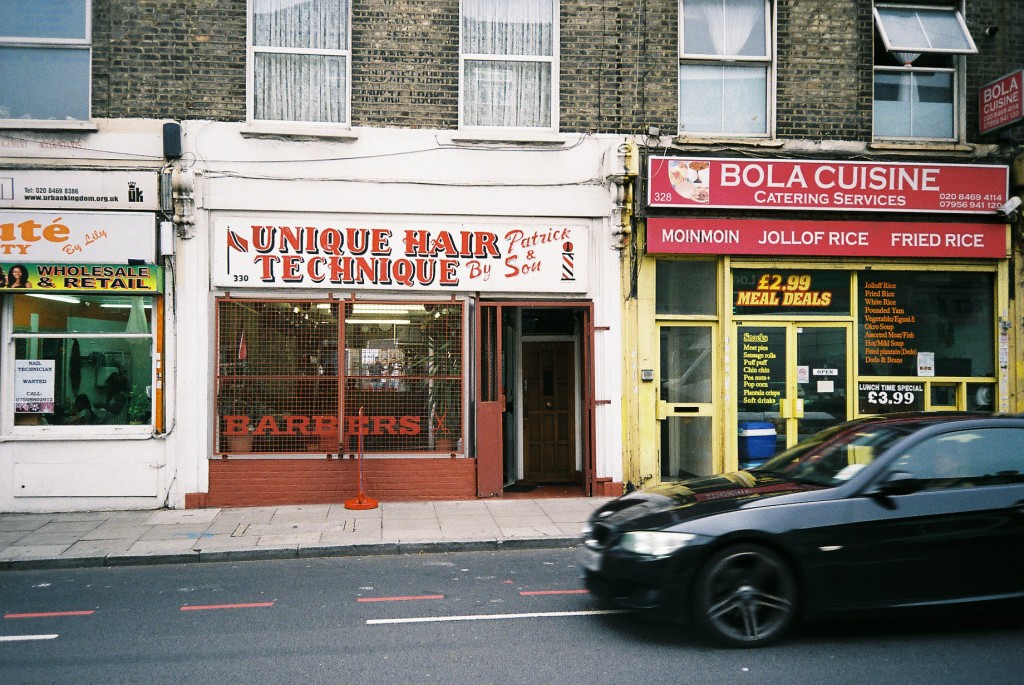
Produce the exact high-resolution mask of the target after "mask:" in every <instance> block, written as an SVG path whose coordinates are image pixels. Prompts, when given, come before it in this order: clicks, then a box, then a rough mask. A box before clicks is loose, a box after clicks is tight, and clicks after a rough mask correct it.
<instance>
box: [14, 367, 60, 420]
mask: <svg viewBox="0 0 1024 685" xmlns="http://www.w3.org/2000/svg"><path fill="white" fill-rule="evenodd" d="M55 365H56V361H55V360H53V359H18V360H16V361H15V362H14V411H15V412H18V413H19V414H52V413H53V405H54V395H53V393H54V368H55Z"/></svg>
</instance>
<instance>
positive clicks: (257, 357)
mask: <svg viewBox="0 0 1024 685" xmlns="http://www.w3.org/2000/svg"><path fill="white" fill-rule="evenodd" d="M217 311H218V366H217V388H216V402H217V417H218V420H217V450H218V451H219V452H228V453H237V452H241V453H268V454H271V453H293V454H294V453H321V454H323V453H325V452H326V453H339V452H343V453H351V452H354V451H356V450H357V449H358V440H359V438H360V437H361V438H362V442H363V445H362V446H363V450H364V451H365V452H366V453H367V454H372V453H395V452H451V451H453V450H456V449H458V448H459V445H458V441H459V440H460V439H461V437H462V405H463V402H462V357H463V346H462V338H463V336H462V327H463V323H462V322H463V308H462V304H461V303H459V302H454V301H445V302H443V303H422V302H417V303H404V304H403V303H395V302H391V301H389V302H364V301H360V302H345V303H339V302H337V301H316V300H291V301H284V300H270V301H259V300H234V299H222V300H218V303H217ZM339 349H340V350H342V352H341V354H340V355H339V353H338V351H339ZM339 394H340V397H341V400H342V401H340V402H339ZM360 410H362V415H361V417H360Z"/></svg>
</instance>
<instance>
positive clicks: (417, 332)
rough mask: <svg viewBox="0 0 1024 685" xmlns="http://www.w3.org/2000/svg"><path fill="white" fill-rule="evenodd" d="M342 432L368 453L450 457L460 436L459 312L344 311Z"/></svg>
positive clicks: (439, 308) (431, 306)
mask: <svg viewBox="0 0 1024 685" xmlns="http://www.w3.org/2000/svg"><path fill="white" fill-rule="evenodd" d="M344 341H345V368H344V376H345V384H344V388H345V390H344V393H345V400H344V404H345V427H346V434H347V435H348V436H350V438H349V439H350V441H351V440H354V437H353V436H356V435H358V433H357V427H358V426H359V425H360V423H359V418H358V417H359V413H360V409H361V410H362V415H363V419H362V423H361V425H362V428H363V447H364V449H365V451H366V452H367V453H371V452H416V451H427V452H452V451H454V450H458V449H459V445H458V441H459V439H460V438H461V436H462V305H461V303H458V302H452V301H448V302H443V303H426V304H424V303H410V304H396V303H390V302H389V303H373V302H351V303H346V304H345V330H344Z"/></svg>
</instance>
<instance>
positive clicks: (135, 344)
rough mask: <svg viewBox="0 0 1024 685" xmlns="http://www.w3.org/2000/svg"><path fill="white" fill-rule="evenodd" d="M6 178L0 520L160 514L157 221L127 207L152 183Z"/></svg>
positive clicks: (95, 176) (75, 176)
mask: <svg viewBox="0 0 1024 685" xmlns="http://www.w3.org/2000/svg"><path fill="white" fill-rule="evenodd" d="M8 175H9V176H10V179H9V180H11V181H12V186H11V190H12V191H15V189H16V192H11V193H10V194H9V195H8V196H7V197H6V198H5V199H6V200H7V201H8V204H10V205H16V206H18V207H19V208H18V209H4V208H0V248H2V250H3V252H2V255H0V307H2V324H0V330H2V338H3V340H4V342H5V345H4V353H3V357H2V361H0V387H2V388H3V399H2V400H0V410H2V415H0V474H2V476H0V483H2V484H3V485H2V488H0V510H4V511H40V510H44V511H55V510H74V509H81V508H86V509H100V508H114V507H116V508H152V507H156V506H160V505H161V504H162V503H163V502H164V501H165V499H166V498H165V496H164V493H165V491H166V481H165V480H164V475H165V474H164V468H163V467H164V466H165V465H166V461H167V460H166V455H165V451H164V444H163V442H162V441H161V440H154V439H153V438H154V437H159V436H160V434H161V433H162V432H163V426H164V417H163V412H162V407H163V366H162V360H163V355H162V354H161V349H162V347H163V340H162V338H163V302H164V292H165V283H164V276H165V274H164V269H163V268H162V267H161V266H159V256H158V240H157V237H158V222H157V214H156V212H155V211H139V208H140V206H141V207H143V208H144V207H147V206H148V205H146V204H145V203H144V202H142V201H141V198H142V197H143V195H144V194H148V193H150V192H152V196H153V198H154V201H155V196H156V192H155V188H156V177H157V175H156V174H155V173H154V172H149V173H145V172H139V173H130V172H112V173H111V174H109V175H108V174H106V173H104V172H60V171H13V170H12V171H9V172H8ZM58 186H59V187H58ZM144 191H145V193H144ZM93 193H95V194H93ZM101 196H102V197H101ZM75 200H77V201H79V204H80V206H82V207H83V209H81V210H56V209H45V208H33V207H39V206H43V207H46V206H51V205H61V204H66V203H67V202H70V201H75ZM91 206H92V207H106V208H107V209H95V210H89V209H88V207H91ZM111 208H112V209H111Z"/></svg>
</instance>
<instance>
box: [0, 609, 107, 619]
mask: <svg viewBox="0 0 1024 685" xmlns="http://www.w3.org/2000/svg"><path fill="white" fill-rule="evenodd" d="M95 613H96V612H95V611H92V610H89V611H40V612H36V613H32V614H4V618H51V617H53V616H91V615H92V614H95Z"/></svg>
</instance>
